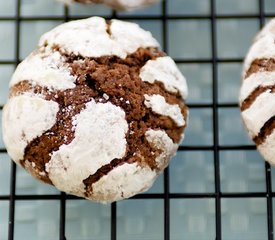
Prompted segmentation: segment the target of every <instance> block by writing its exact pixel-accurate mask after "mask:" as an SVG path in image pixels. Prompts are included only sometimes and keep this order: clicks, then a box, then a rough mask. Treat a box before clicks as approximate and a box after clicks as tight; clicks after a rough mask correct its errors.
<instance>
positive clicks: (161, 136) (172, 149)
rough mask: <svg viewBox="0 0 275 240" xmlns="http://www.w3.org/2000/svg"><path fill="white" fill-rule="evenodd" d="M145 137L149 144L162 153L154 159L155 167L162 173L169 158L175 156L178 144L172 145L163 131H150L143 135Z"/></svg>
mask: <svg viewBox="0 0 275 240" xmlns="http://www.w3.org/2000/svg"><path fill="white" fill-rule="evenodd" d="M145 137H146V140H147V141H148V142H149V143H151V144H152V145H153V146H154V147H156V148H157V149H159V150H161V151H162V152H161V154H160V155H159V156H158V157H157V158H156V163H157V167H158V169H160V171H162V170H163V169H164V168H166V167H167V165H168V163H169V160H170V159H171V157H173V156H174V155H175V154H176V152H177V148H178V144H175V143H173V141H172V139H171V138H170V137H169V136H168V135H167V133H166V132H165V131H163V130H153V129H150V130H148V131H147V132H146V133H145Z"/></svg>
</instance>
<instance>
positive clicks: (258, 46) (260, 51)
mask: <svg viewBox="0 0 275 240" xmlns="http://www.w3.org/2000/svg"><path fill="white" fill-rule="evenodd" d="M274 41H275V19H273V20H272V21H270V22H269V23H268V24H267V25H266V26H265V27H264V28H263V29H262V30H261V32H260V33H259V34H258V35H257V36H256V38H255V41H254V43H253V45H252V46H251V48H250V50H249V52H248V54H247V56H246V59H245V62H244V68H243V82H242V86H241V91H240V98H239V101H240V108H241V115H242V118H243V121H244V123H245V125H246V128H247V130H248V133H249V136H250V137H251V139H252V140H253V141H254V142H255V144H256V145H257V149H258V150H259V151H260V153H261V154H262V156H263V157H264V159H265V160H266V161H268V162H269V163H271V164H275V131H274V128H275V91H274V90H275V88H274V85H275V45H274Z"/></svg>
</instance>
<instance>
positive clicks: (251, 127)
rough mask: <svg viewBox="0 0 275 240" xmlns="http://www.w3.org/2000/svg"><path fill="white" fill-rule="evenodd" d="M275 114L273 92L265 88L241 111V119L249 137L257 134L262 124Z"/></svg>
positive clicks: (274, 95)
mask: <svg viewBox="0 0 275 240" xmlns="http://www.w3.org/2000/svg"><path fill="white" fill-rule="evenodd" d="M274 115H275V93H271V92H270V90H267V91H265V92H263V93H262V94H260V95H259V96H258V97H257V98H256V100H255V101H254V102H253V104H252V105H251V106H250V107H249V108H248V109H246V110H245V111H243V112H242V117H243V120H244V122H245V124H246V127H247V129H248V131H249V135H250V136H251V137H254V136H257V135H258V134H259V132H260V130H261V128H262V127H263V125H264V124H265V123H266V122H267V121H268V120H269V119H270V118H271V117H273V116H274Z"/></svg>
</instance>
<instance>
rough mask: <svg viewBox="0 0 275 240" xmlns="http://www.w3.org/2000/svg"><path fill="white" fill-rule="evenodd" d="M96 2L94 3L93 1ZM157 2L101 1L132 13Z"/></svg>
mask: <svg viewBox="0 0 275 240" xmlns="http://www.w3.org/2000/svg"><path fill="white" fill-rule="evenodd" d="M59 1H60V2H63V3H66V4H71V3H73V2H75V0H59ZM94 2H96V1H94ZM156 2H159V0H102V3H104V4H106V5H107V6H109V7H111V8H113V9H116V10H126V11H134V10H137V9H140V8H143V7H146V6H148V5H151V4H153V3H156ZM83 3H84V4H89V3H90V4H92V1H91V0H86V1H83Z"/></svg>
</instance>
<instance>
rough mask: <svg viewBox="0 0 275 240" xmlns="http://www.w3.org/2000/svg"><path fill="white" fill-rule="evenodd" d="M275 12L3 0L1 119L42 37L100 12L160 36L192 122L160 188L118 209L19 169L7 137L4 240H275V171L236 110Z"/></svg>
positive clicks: (214, 3) (2, 184) (212, 5)
mask: <svg viewBox="0 0 275 240" xmlns="http://www.w3.org/2000/svg"><path fill="white" fill-rule="evenodd" d="M274 14H275V3H274V1H273V0H242V1H238V0H232V1H229V0H196V1H195V0H166V1H163V2H161V3H160V4H158V5H155V6H153V7H150V8H149V9H146V10H142V11H138V12H134V13H116V12H111V11H110V10H107V9H105V8H104V7H98V6H97V7H81V6H76V5H74V6H71V7H64V6H63V5H61V4H58V3H56V2H55V1H54V0H48V1H44V0H13V1H1V3H0V32H1V35H0V43H1V46H0V73H1V80H0V116H1V114H2V113H1V112H2V109H3V105H4V102H5V99H6V97H7V92H8V90H7V88H8V87H7V86H8V81H9V79H10V76H11V74H12V71H13V70H14V67H15V66H16V65H17V64H18V63H19V62H20V61H21V60H22V59H23V58H24V57H25V56H26V55H27V54H28V53H29V52H30V51H31V50H32V49H33V48H34V47H35V44H36V42H37V40H38V37H39V35H40V34H42V33H43V32H45V31H47V30H49V29H51V28H52V27H54V26H56V25H58V24H60V23H62V22H64V21H69V20H73V19H79V18H85V17H89V16H91V15H100V16H104V17H106V18H119V19H124V20H129V21H134V22H137V23H139V24H141V25H142V26H143V27H144V28H146V29H148V30H150V31H152V32H153V34H154V35H155V37H156V38H157V39H158V40H159V42H160V43H161V44H162V47H163V49H164V50H165V51H166V52H168V54H169V55H171V56H172V57H173V58H174V59H175V60H176V62H177V64H178V66H179V67H180V69H182V70H183V72H184V74H185V75H186V77H187V81H188V85H189V90H190V94H189V100H188V105H189V107H190V121H189V126H188V129H187V130H186V134H185V135H186V136H185V140H184V142H183V143H182V145H181V146H180V148H179V151H178V154H177V156H176V157H175V158H174V159H173V160H172V161H171V164H170V167H169V169H167V170H166V171H165V173H164V174H163V175H162V176H160V177H159V179H158V180H157V182H156V184H155V185H154V186H153V188H152V189H151V190H150V191H149V192H147V193H144V194H140V195H138V196H135V197H133V198H132V199H129V200H125V201H121V202H118V203H113V204H111V205H100V204H96V203H92V202H89V201H85V200H80V199H78V198H76V197H73V196H69V195H65V194H64V193H60V192H58V191H57V190H55V189H54V188H53V187H51V186H47V185H43V184H42V183H38V182H36V181H35V180H33V179H32V178H31V177H30V176H29V175H28V174H26V173H25V172H24V171H23V170H22V169H20V168H18V167H16V166H15V164H13V163H11V161H10V160H9V158H8V156H7V154H6V150H5V148H4V145H3V141H2V140H1V138H0V160H1V164H0V240H6V239H8V240H13V239H15V240H19V239H20V240H22V239H23V240H24V239H28V240H29V239H30V240H31V239H36V240H37V239H39V240H57V239H60V240H65V239H67V240H70V239H71V240H88V239H89V240H91V239H95V240H101V239H102V240H105V239H106V240H116V239H117V240H124V239H125V240H126V239H127V240H132V239H139V240H140V239H148V240H161V239H163V240H170V239H171V240H184V239H186V240H213V239H217V240H221V239H223V240H238V239H240V240H246V239H247V240H265V239H268V240H271V239H274V237H273V229H274V221H273V215H274V211H273V197H274V196H275V190H274V186H275V177H274V175H275V174H274V173H275V172H274V170H273V169H272V168H270V166H269V165H268V164H267V163H264V161H263V160H262V158H261V157H260V156H259V154H258V153H257V151H256V150H255V147H254V145H253V144H252V143H251V142H250V141H249V140H248V138H247V136H246V133H245V131H244V129H243V127H242V123H241V120H240V114H239V110H238V104H237V97H238V91H239V86H240V80H239V79H240V72H241V63H242V59H243V57H244V55H245V53H246V52H247V50H248V47H249V45H250V44H251V41H252V38H253V36H254V35H255V34H256V32H257V31H258V30H259V29H260V27H262V26H263V24H264V22H265V21H266V20H268V18H271V17H273V15H274ZM0 131H1V130H0ZM0 136H1V132H0ZM272 183H273V185H272Z"/></svg>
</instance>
